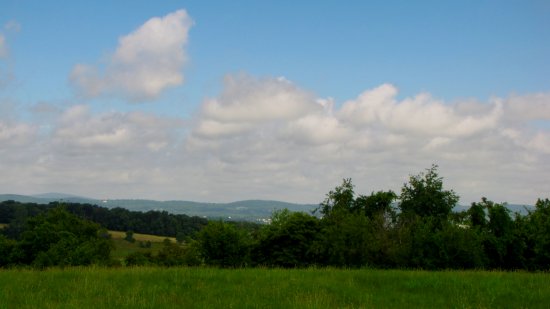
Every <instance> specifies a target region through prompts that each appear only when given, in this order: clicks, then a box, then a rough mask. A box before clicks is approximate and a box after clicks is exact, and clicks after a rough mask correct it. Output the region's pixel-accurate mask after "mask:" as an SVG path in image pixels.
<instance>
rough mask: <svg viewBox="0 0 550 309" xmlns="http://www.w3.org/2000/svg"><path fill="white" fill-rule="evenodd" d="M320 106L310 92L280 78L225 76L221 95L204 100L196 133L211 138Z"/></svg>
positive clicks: (275, 120)
mask: <svg viewBox="0 0 550 309" xmlns="http://www.w3.org/2000/svg"><path fill="white" fill-rule="evenodd" d="M322 108H323V107H322V105H320V104H319V103H317V102H316V101H315V97H314V96H313V95H312V94H311V93H309V92H307V91H304V90H302V89H300V88H298V87H296V86H295V85H293V84H292V83H291V82H289V81H287V80H285V79H283V78H265V79H256V78H253V77H250V76H247V75H243V74H241V75H236V76H233V75H228V76H227V77H226V78H225V80H224V89H223V92H222V94H221V95H220V96H219V97H218V98H215V99H209V100H206V101H205V102H204V103H203V105H202V109H201V118H200V119H199V123H198V125H197V127H196V129H195V134H197V135H200V136H205V137H210V138H213V137H218V136H231V135H234V134H241V133H245V132H247V131H249V130H251V129H254V128H257V124H260V123H262V124H268V123H269V124H272V125H273V124H274V123H275V122H287V121H290V120H294V119H298V118H300V117H301V116H305V115H308V114H309V113H311V112H315V111H321V110H322Z"/></svg>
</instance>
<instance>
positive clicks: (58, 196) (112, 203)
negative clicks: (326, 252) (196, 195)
mask: <svg viewBox="0 0 550 309" xmlns="http://www.w3.org/2000/svg"><path fill="white" fill-rule="evenodd" d="M6 200H14V201H17V202H21V203H36V204H48V203H51V202H60V201H61V202H67V203H81V204H93V205H98V206H102V207H106V208H116V207H121V208H125V209H128V210H133V211H143V212H146V211H149V210H159V211H167V212H170V213H174V214H186V215H189V216H200V217H207V218H223V219H234V220H249V221H257V220H262V219H267V218H269V217H270V216H271V214H272V212H273V211H275V210H280V209H284V208H287V209H289V210H291V211H303V212H307V213H310V212H311V211H313V210H314V209H315V208H317V206H318V205H316V204H294V203H287V202H281V201H269V200H244V201H237V202H231V203H201V202H192V201H177V200H174V201H155V200H144V199H112V200H111V199H106V200H98V199H91V198H85V197H79V196H75V195H71V194H64V193H44V194H38V195H32V196H28V195H17V194H0V201H6Z"/></svg>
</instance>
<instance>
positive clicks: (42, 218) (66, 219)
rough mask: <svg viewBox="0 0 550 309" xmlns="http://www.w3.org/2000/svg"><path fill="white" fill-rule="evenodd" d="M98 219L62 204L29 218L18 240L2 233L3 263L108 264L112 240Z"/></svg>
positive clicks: (0, 242)
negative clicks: (79, 213) (74, 212)
mask: <svg viewBox="0 0 550 309" xmlns="http://www.w3.org/2000/svg"><path fill="white" fill-rule="evenodd" d="M104 236H105V234H104V230H102V229H100V226H99V225H98V224H96V223H93V222H90V221H88V220H84V219H81V218H78V217H77V216H75V215H73V214H71V213H69V212H67V211H66V210H65V209H63V208H61V207H57V208H53V209H50V210H49V211H48V212H46V213H43V214H40V215H38V216H35V217H32V218H29V220H27V221H26V223H25V226H24V228H23V231H22V233H21V234H20V235H19V240H17V241H16V240H13V239H8V238H6V237H5V236H3V235H0V256H1V257H2V258H1V260H0V266H6V265H18V264H26V265H33V266H35V267H38V268H43V267H48V266H54V265H55V266H76V265H90V264H107V263H108V261H109V254H110V251H111V247H112V244H111V242H110V240H109V238H108V237H104Z"/></svg>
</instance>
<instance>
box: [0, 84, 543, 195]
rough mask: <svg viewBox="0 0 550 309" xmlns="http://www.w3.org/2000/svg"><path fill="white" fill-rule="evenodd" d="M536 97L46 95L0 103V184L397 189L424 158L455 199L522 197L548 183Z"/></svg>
mask: <svg viewBox="0 0 550 309" xmlns="http://www.w3.org/2000/svg"><path fill="white" fill-rule="evenodd" d="M548 106H550V94H530V95H513V96H510V97H504V98H491V99H489V100H487V101H486V102H479V101H473V100H469V101H460V102H453V103H452V104H451V103H447V102H443V101H441V100H437V99H434V98H433V97H431V96H430V95H429V94H425V93H424V94H419V95H416V96H413V97H410V98H404V99H398V91H397V89H396V88H395V87H394V86H392V85H381V86H379V87H376V88H373V89H369V90H366V91H364V92H362V93H361V94H359V95H358V96H357V97H356V98H354V99H351V100H348V101H345V102H343V103H342V104H338V102H333V100H331V99H330V98H329V99H326V98H319V97H316V96H315V95H314V94H312V93H311V92H309V91H307V90H304V89H302V88H300V87H299V86H297V85H296V84H294V83H292V82H290V81H288V80H285V79H282V78H256V77H253V76H247V75H242V74H241V75H235V76H231V75H230V76H228V77H227V78H226V79H225V81H224V85H223V89H222V90H221V92H220V95H219V96H217V97H214V98H209V99H206V100H204V102H202V104H201V106H200V107H199V108H198V109H197V111H196V114H195V115H194V116H193V117H194V118H193V119H178V118H170V117H165V116H159V115H155V114H152V113H146V112H137V111H133V112H117V111H111V112H94V111H93V110H92V109H91V108H90V107H89V106H87V105H73V106H70V107H65V108H62V107H59V106H58V107H57V108H52V106H50V105H47V104H42V105H40V106H39V105H37V106H36V107H34V108H33V111H34V112H35V113H41V115H42V114H43V113H47V115H48V117H47V118H48V119H50V120H49V121H44V120H42V121H40V122H35V123H32V122H29V121H26V122H25V121H23V120H21V119H19V120H18V119H17V117H14V116H10V117H4V118H2V117H0V154H1V155H2V156H1V160H0V168H1V170H2V172H3V174H4V175H5V177H2V178H0V187H2V188H4V191H6V192H16V193H26V192H28V193H36V192H47V191H67V192H69V193H75V194H81V195H88V196H92V197H105V198H112V197H120V198H123V197H125V198H128V197H130V198H156V199H188V200H202V201H211V202H222V201H226V202H227V201H232V200H240V199H248V198H260V199H278V200H286V201H292V202H308V203H316V202H320V201H321V200H322V199H323V198H324V196H325V194H326V193H327V192H328V191H329V190H330V189H332V188H333V187H334V186H336V185H338V184H339V183H340V181H341V179H342V178H347V177H351V178H353V181H354V183H355V184H356V185H357V188H356V189H357V190H356V191H357V192H359V193H367V194H368V193H370V192H371V191H373V190H386V189H393V190H396V191H399V189H400V187H401V185H402V184H403V183H404V182H406V181H407V178H408V175H410V174H416V173H418V172H421V171H423V170H424V168H427V167H429V166H431V164H432V163H436V164H439V166H440V173H441V175H442V176H443V177H445V184H446V185H447V187H448V188H452V189H454V190H455V191H456V192H457V193H458V194H459V195H460V196H461V197H462V200H461V202H462V203H464V204H467V203H469V202H471V201H476V200H479V198H480V197H482V196H487V197H488V198H490V199H494V200H497V201H508V202H513V203H517V202H519V203H533V202H534V201H535V199H536V198H538V197H547V196H548V194H549V192H550V187H549V185H548V181H547V178H548V177H547V175H548V174H549V173H550V156H549V155H550V125H549V124H548V115H547V114H546V111H547V109H548ZM8 110H9V108H8ZM41 118H43V119H44V117H41ZM29 119H33V118H32V117H30V118H29ZM21 188H25V192H22V190H21Z"/></svg>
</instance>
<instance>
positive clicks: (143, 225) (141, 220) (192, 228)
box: [0, 201, 208, 239]
mask: <svg viewBox="0 0 550 309" xmlns="http://www.w3.org/2000/svg"><path fill="white" fill-rule="evenodd" d="M60 205H61V203H58V202H54V203H50V204H48V205H38V204H33V203H18V202H14V201H5V202H2V203H0V223H9V226H8V228H7V230H6V231H5V234H6V235H8V236H10V237H12V238H14V237H17V235H20V232H21V231H20V229H21V227H22V224H23V223H24V222H25V220H26V219H27V218H29V217H34V216H36V215H38V214H41V213H44V212H46V211H48V210H49V209H51V208H55V207H57V206H60ZM62 205H63V207H64V208H65V209H66V210H67V211H68V212H70V213H72V214H75V215H77V216H78V217H80V218H83V219H86V220H90V221H93V222H96V223H98V224H100V225H102V226H104V227H106V228H107V229H109V230H115V231H133V232H135V233H142V234H151V235H160V236H169V237H178V238H180V239H183V238H185V237H190V236H192V235H194V234H195V233H196V232H197V231H199V230H200V229H201V228H202V227H203V226H205V225H206V224H207V223H208V220H206V219H204V218H199V217H190V216H187V215H175V214H170V213H168V212H166V211H155V210H151V211H148V212H140V211H130V210H127V209H124V208H113V209H108V208H105V207H99V206H96V205H90V204H76V203H63V204H62Z"/></svg>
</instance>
